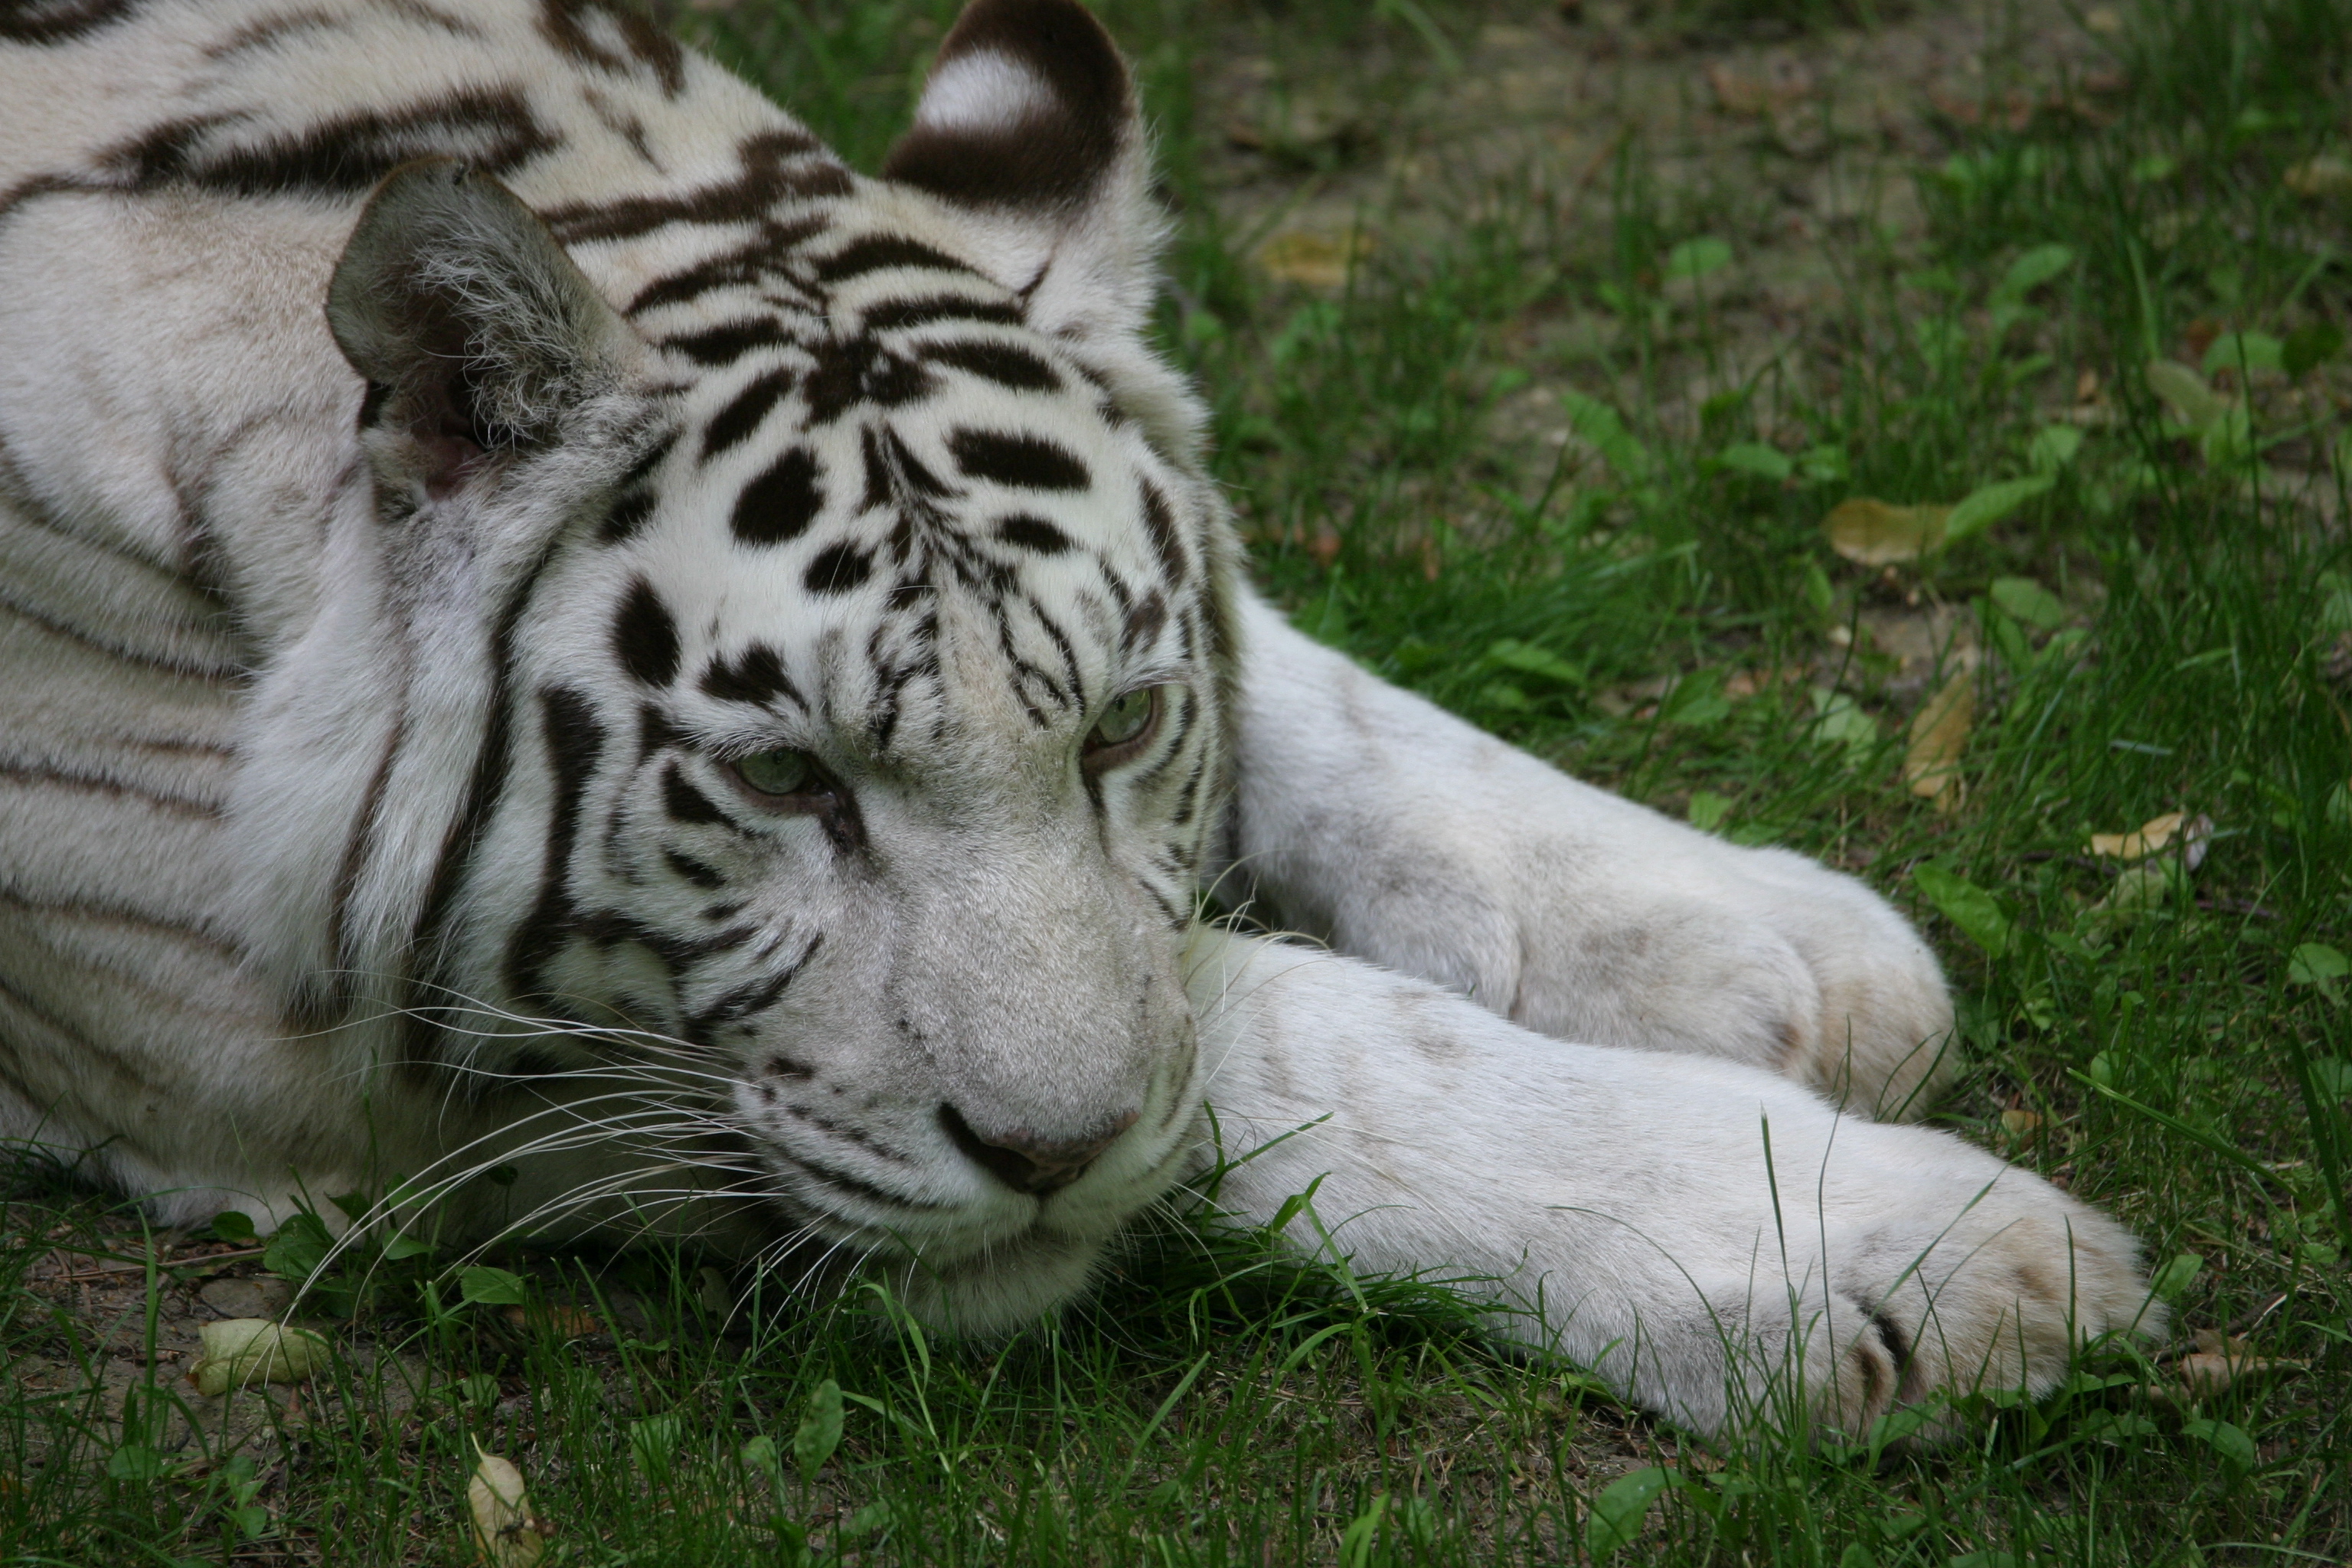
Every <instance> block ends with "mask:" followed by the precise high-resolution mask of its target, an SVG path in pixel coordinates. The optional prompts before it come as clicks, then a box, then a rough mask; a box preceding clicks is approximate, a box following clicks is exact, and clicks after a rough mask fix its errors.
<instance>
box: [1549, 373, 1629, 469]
mask: <svg viewBox="0 0 2352 1568" xmlns="http://www.w3.org/2000/svg"><path fill="white" fill-rule="evenodd" d="M1559 402H1560V406H1561V407H1563V408H1565V409H1567V410H1568V417H1569V422H1570V424H1572V425H1574V426H1576V433H1577V434H1578V435H1580V436H1581V437H1584V438H1585V439H1586V440H1588V441H1590V442H1591V443H1592V445H1593V447H1594V449H1596V450H1597V451H1599V452H1600V454H1601V457H1602V458H1604V459H1605V460H1606V461H1607V462H1608V464H1609V466H1610V468H1612V469H1614V470H1615V471H1616V474H1617V477H1618V478H1620V479H1624V480H1626V481H1628V482H1629V483H1630V482H1633V481H1636V480H1640V479H1647V478H1649V476H1650V469H1651V462H1650V449H1649V448H1648V447H1644V446H1643V445H1642V443H1641V442H1640V441H1639V440H1637V439H1635V438H1634V436H1633V432H1632V431H1630V430H1628V429H1626V428H1625V421H1624V419H1623V417H1622V416H1620V415H1619V414H1618V412H1617V411H1616V410H1615V409H1614V408H1612V407H1610V406H1609V405H1607V404H1605V403H1603V402H1601V400H1600V399H1599V398H1597V397H1587V396H1586V395H1584V394H1583V393H1580V392H1577V391H1574V390H1570V391H1568V392H1563V393H1561V394H1560V395H1559Z"/></svg>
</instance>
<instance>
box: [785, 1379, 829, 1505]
mask: <svg viewBox="0 0 2352 1568" xmlns="http://www.w3.org/2000/svg"><path fill="white" fill-rule="evenodd" d="M838 1447H841V1384H838V1383H835V1381H834V1380H833V1379H831V1378H829V1377H828V1378H826V1379H825V1380H824V1382H823V1383H820V1384H817V1385H816V1387H815V1388H814V1390H812V1391H811V1392H810V1394H809V1397H808V1407H807V1409H806V1410H805V1411H804V1412H803V1414H802V1415H801V1424H800V1426H799V1428H798V1429H797V1430H795V1431H794V1432H793V1468H796V1469H798V1470H799V1471H800V1473H801V1479H802V1480H803V1482H805V1483H809V1484H814V1482H815V1480H816V1473H817V1471H819V1470H821V1469H823V1468H824V1462H825V1461H826V1460H827V1459H830V1458H833V1455H834V1450H835V1449H836V1448H838Z"/></svg>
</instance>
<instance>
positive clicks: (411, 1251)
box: [383, 1235, 433, 1263]
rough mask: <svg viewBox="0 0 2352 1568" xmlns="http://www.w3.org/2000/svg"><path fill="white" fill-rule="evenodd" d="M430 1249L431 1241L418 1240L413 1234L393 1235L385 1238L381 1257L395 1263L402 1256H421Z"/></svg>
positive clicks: (431, 1247) (431, 1248) (431, 1246)
mask: <svg viewBox="0 0 2352 1568" xmlns="http://www.w3.org/2000/svg"><path fill="white" fill-rule="evenodd" d="M432 1250H433V1244H432V1243H431V1242H429V1241H419V1240H417V1239H416V1238H415V1237H413V1236H398V1235H394V1236H393V1237H388V1238H386V1240H385V1241H384V1244H383V1257H384V1261H385V1262H387V1263H397V1262H399V1261H400V1260H401V1259H402V1258H422V1257H424V1256H425V1254H426V1253H428V1252H430V1251H432Z"/></svg>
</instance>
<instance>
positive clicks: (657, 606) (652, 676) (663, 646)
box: [613, 577, 678, 686]
mask: <svg viewBox="0 0 2352 1568" xmlns="http://www.w3.org/2000/svg"><path fill="white" fill-rule="evenodd" d="M613 653H614V657H615V658H619V659H620V661H621V668H624V669H625V670H627V671H628V672H629V673H630V674H631V675H632V676H634V677H635V678H636V679H638V680H639V681H641V682H643V683H644V684H645V685H647V686H667V685H668V684H669V683H670V682H671V681H673V680H676V679H677V663H678V647H677V617H676V616H672V615H671V614H670V613H669V606H668V605H665V604H663V603H662V601H661V595H659V594H656V593H655V592H654V585H653V584H650V583H648V582H646V580H645V579H644V578H643V577H638V578H635V579H633V580H632V581H631V582H630V584H629V591H628V594H627V595H626V596H625V598H623V600H622V601H621V612H620V614H619V615H618V616H616V617H614V622H613Z"/></svg>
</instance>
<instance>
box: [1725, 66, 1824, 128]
mask: <svg viewBox="0 0 2352 1568" xmlns="http://www.w3.org/2000/svg"><path fill="white" fill-rule="evenodd" d="M1760 64H1761V65H1762V68H1763V69H1762V72H1761V73H1760V74H1755V75H1751V74H1749V73H1748V72H1747V71H1743V70H1741V69H1740V68H1738V67H1737V66H1735V65H1732V64H1730V63H1728V62H1727V61H1723V60H1717V61H1716V62H1715V63H1714V64H1713V65H1710V66H1708V67H1707V68H1706V85H1707V86H1708V87H1709V88H1711V89H1714V92H1715V101H1716V102H1717V105H1719V106H1720V107H1721V108H1722V110H1723V111H1724V112H1725V113H1726V114H1738V115H1743V116H1748V117H1751V118H1754V117H1761V116H1763V115H1767V114H1774V113H1778V112H1779V111H1780V110H1783V109H1786V108H1788V107H1789V106H1790V104H1792V103H1797V102H1800V101H1801V100H1804V99H1807V98H1811V96H1812V93H1813V78H1812V73H1811V72H1810V71H1808V70H1807V69H1805V68H1804V66H1803V65H1802V64H1801V63H1800V62H1799V61H1797V60H1795V59H1790V58H1778V57H1776V58H1772V59H1768V60H1765V61H1762V62H1760Z"/></svg>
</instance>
